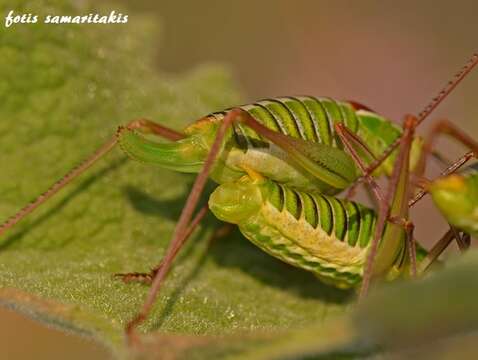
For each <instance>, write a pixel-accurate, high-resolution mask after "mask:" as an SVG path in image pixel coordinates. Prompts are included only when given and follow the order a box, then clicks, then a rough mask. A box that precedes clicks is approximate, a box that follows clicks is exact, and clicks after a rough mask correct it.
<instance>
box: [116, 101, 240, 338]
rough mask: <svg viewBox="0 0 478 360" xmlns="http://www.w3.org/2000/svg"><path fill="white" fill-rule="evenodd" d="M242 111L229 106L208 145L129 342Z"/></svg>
mask: <svg viewBox="0 0 478 360" xmlns="http://www.w3.org/2000/svg"><path fill="white" fill-rule="evenodd" d="M243 114H244V111H243V110H241V109H232V110H231V111H229V113H228V114H227V115H226V116H225V117H224V119H223V121H222V123H221V125H220V127H219V129H218V131H217V133H216V137H215V139H214V142H213V144H212V146H211V148H210V151H209V153H208V156H207V158H206V160H205V162H204V165H203V167H202V169H201V171H200V172H199V174H198V175H197V177H196V180H195V181H194V184H193V186H192V189H191V192H190V193H189V196H188V198H187V200H186V204H185V206H184V208H183V210H182V212H181V216H180V217H179V220H178V223H177V224H176V228H175V229H174V233H173V236H172V240H171V242H170V244H169V246H168V249H167V250H166V255H165V256H164V258H163V260H162V262H161V266H160V267H159V271H158V272H157V273H156V274H155V276H154V278H153V281H152V284H151V287H150V289H149V292H148V295H147V297H146V300H145V301H144V303H143V306H142V307H141V310H140V311H139V313H138V314H137V315H136V316H135V317H134V318H133V319H132V320H131V321H130V322H129V323H128V324H127V325H126V329H125V330H126V335H127V337H128V342H129V343H130V344H131V343H134V342H135V341H137V339H136V336H135V328H136V327H137V326H138V325H139V324H141V323H142V322H143V321H144V320H145V319H146V317H147V316H148V314H149V312H150V311H151V308H152V307H153V304H154V302H155V300H156V297H157V296H158V293H159V290H160V288H161V286H162V284H163V282H164V279H165V277H166V275H167V273H168V271H169V269H170V268H171V265H172V262H173V260H174V258H175V256H176V254H177V252H178V249H179V248H180V247H181V244H182V242H183V241H184V238H185V236H184V235H185V234H186V233H187V231H188V228H189V227H190V222H191V218H192V215H193V212H194V209H195V208H196V206H197V203H198V201H199V197H200V195H201V193H202V191H203V190H204V186H205V185H206V181H207V179H208V177H209V173H210V171H211V169H212V166H213V164H214V161H215V159H216V157H217V155H218V153H219V151H220V149H221V144H222V141H223V139H224V137H225V134H226V131H227V130H228V129H229V127H230V126H231V125H232V123H233V122H234V121H238V120H242V119H241V115H243Z"/></svg>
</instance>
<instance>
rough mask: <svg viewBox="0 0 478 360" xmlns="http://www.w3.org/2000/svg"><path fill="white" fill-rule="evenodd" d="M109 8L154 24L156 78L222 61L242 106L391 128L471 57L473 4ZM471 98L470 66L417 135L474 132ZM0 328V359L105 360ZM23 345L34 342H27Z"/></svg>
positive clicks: (430, 218) (435, 231)
mask: <svg viewBox="0 0 478 360" xmlns="http://www.w3.org/2000/svg"><path fill="white" fill-rule="evenodd" d="M108 4H110V5H108V6H109V8H110V9H111V10H117V11H118V10H119V9H120V8H119V6H121V7H122V9H124V10H123V13H127V14H128V15H129V21H130V22H133V23H134V22H135V21H139V20H138V19H137V18H135V13H137V12H146V13H149V14H150V15H151V16H153V17H157V19H158V20H159V21H160V23H161V36H160V38H159V39H158V44H159V48H158V51H157V54H156V64H157V66H158V68H159V69H161V70H163V71H170V72H182V71H187V70H189V69H191V68H192V67H194V66H197V65H198V64H201V63H205V62H219V63H223V64H227V65H228V66H229V68H230V69H231V71H232V73H233V74H234V76H235V79H236V81H237V83H238V84H239V86H240V87H241V89H242V90H243V94H244V96H245V100H246V101H248V100H254V99H258V98H262V97H270V96H276V95H295V94H310V95H326V96H331V97H336V98H341V99H353V100H356V101H359V102H362V103H364V104H366V105H368V106H369V107H371V108H372V109H374V110H375V111H377V112H380V113H382V114H384V115H386V116H388V117H390V118H392V119H394V120H396V121H399V120H401V118H402V116H403V115H404V114H406V113H415V114H416V113H418V112H419V111H420V110H421V109H422V108H423V107H424V106H425V105H426V104H427V102H428V101H430V100H431V98H432V97H433V96H434V95H436V94H437V93H438V91H439V90H440V88H441V87H442V86H443V85H444V84H445V83H446V82H447V81H448V80H449V79H450V78H451V76H452V75H453V74H454V73H455V72H456V71H457V70H458V68H459V67H460V66H461V65H462V64H463V63H464V62H465V60H466V59H467V58H469V57H470V55H471V54H472V52H474V51H477V50H478V47H477V44H478V42H477V34H478V31H477V20H478V3H477V2H476V1H474V0H465V1H455V2H450V1H444V0H439V1H420V2H417V1H399V2H398V1H393V2H392V1H378V0H373V1H337V0H335V1H323V0H316V1H312V0H298V1H295V2H292V1H285V0H261V1H252V0H247V1H246V0H242V1H212V0H202V1H184V0H182V1H181V0H177V1H146V0H139V1H138V0H137V1H128V0H118V2H117V3H115V2H113V3H112V2H108ZM118 4H119V5H118ZM118 26H119V25H118ZM138 56H141V54H138ZM140 86H141V84H138V87H140ZM477 94H478V72H477V71H475V73H473V74H472V75H471V76H469V77H468V78H467V79H466V81H465V82H464V83H463V84H462V85H460V86H459V88H458V89H457V90H456V91H455V92H454V93H453V94H452V95H451V96H450V97H449V98H448V99H447V100H446V101H445V102H444V103H443V104H442V105H441V106H440V107H439V108H438V109H437V110H436V111H435V113H434V114H433V116H432V117H431V118H430V119H429V120H428V121H427V122H426V123H425V124H424V125H423V126H422V127H421V129H420V132H421V133H422V134H424V133H426V131H427V128H428V127H429V126H430V124H432V123H433V119H435V120H436V119H437V118H443V117H449V118H451V119H453V121H454V122H455V123H457V124H459V125H460V126H461V127H462V128H463V129H465V130H466V131H467V132H468V133H469V134H471V135H472V136H473V135H474V136H475V137H476V136H477V135H478V121H477V118H478V104H477V101H476V99H477ZM231 105H235V104H231ZM213 110H217V109H211V111H213ZM191 120H193V119H191ZM440 144H441V145H442V147H443V148H444V149H445V153H446V154H447V155H449V156H450V157H454V156H458V155H460V154H461V153H463V150H461V149H460V147H457V146H454V144H452V143H450V142H448V141H443V142H440ZM436 170H437V168H436V167H435V171H436ZM413 214H414V220H415V222H416V223H417V231H416V236H417V238H418V239H420V240H421V241H423V242H424V243H427V244H429V243H431V242H433V240H436V239H438V238H439V236H440V235H441V234H442V233H443V232H444V231H445V229H446V224H445V223H444V221H443V220H442V219H441V218H440V216H439V215H438V214H437V213H436V211H435V210H434V209H433V207H432V206H431V204H430V202H429V201H428V200H426V201H423V202H422V203H420V204H419V205H418V206H417V207H416V209H414V211H413ZM0 321H1V322H2V326H0V349H2V355H1V358H2V359H3V358H8V359H28V358H31V357H33V356H35V358H37V359H38V358H40V359H43V358H45V359H47V358H50V359H51V358H55V359H56V358H64V357H68V358H70V359H73V358H78V359H80V358H85V357H88V358H89V359H90V360H93V359H96V358H98V359H102V358H105V357H107V353H106V352H105V351H104V350H102V349H100V348H98V347H96V346H94V345H93V344H91V343H87V342H85V341H84V340H81V339H76V338H73V337H69V336H66V335H63V334H61V333H59V332H57V331H54V330H48V329H45V328H43V327H42V326H41V325H38V324H36V323H33V322H31V321H30V320H27V319H24V318H23V317H21V316H19V315H16V314H14V313H12V312H10V311H7V310H3V309H2V310H0ZM6 324H8V325H6ZM25 339H29V341H30V343H31V344H32V345H31V346H28V347H25Z"/></svg>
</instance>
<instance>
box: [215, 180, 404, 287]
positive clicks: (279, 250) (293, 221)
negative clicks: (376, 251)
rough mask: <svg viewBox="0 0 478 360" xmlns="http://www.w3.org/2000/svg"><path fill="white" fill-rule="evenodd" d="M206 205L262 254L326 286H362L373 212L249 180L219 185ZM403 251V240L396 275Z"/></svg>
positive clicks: (352, 204)
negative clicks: (291, 266)
mask: <svg viewBox="0 0 478 360" xmlns="http://www.w3.org/2000/svg"><path fill="white" fill-rule="evenodd" d="M209 207H210V209H211V211H212V212H213V213H214V214H215V215H216V217H218V218H219V219H221V220H223V221H226V222H230V223H234V224H237V225H238V226H239V229H240V230H241V232H242V233H243V234H244V236H245V237H246V238H248V239H249V240H250V241H251V242H253V243H254V244H256V245H257V246H258V247H260V248H261V249H263V250H264V251H265V252H267V253H269V254H270V255H272V256H274V257H276V258H278V259H281V260H283V261H284V262H286V263H289V264H291V265H294V266H297V267H299V268H302V269H305V270H308V271H311V272H313V273H314V274H316V275H317V276H318V277H319V278H320V279H321V280H322V281H323V282H325V283H327V284H331V285H334V286H336V287H339V288H349V287H353V286H356V285H357V284H359V283H360V282H361V279H362V275H363V271H364V264H365V259H366V255H367V251H368V248H369V245H370V242H371V239H372V237H373V233H374V228H375V222H376V215H375V213H374V212H373V210H371V209H368V208H366V207H364V206H362V205H360V204H358V203H355V202H352V201H347V200H342V199H337V198H334V197H332V196H327V195H322V194H319V193H306V192H301V191H297V190H293V189H291V188H288V187H286V186H284V185H280V184H277V183H275V182H273V181H269V180H263V181H255V182H254V181H252V180H250V178H248V177H244V178H242V179H241V180H239V181H238V182H236V183H228V184H223V185H220V186H219V187H218V188H217V189H216V190H215V191H214V192H213V194H212V195H211V197H210V200H209ZM405 253H406V251H405V246H404V242H403V241H402V246H401V249H399V251H398V252H397V257H396V259H395V260H394V262H393V264H390V270H392V269H393V270H394V271H393V272H394V273H399V272H400V269H401V268H402V266H403V265H404V259H405ZM397 269H398V270H397ZM391 272H392V271H391Z"/></svg>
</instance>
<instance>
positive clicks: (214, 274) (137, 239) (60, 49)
mask: <svg viewBox="0 0 478 360" xmlns="http://www.w3.org/2000/svg"><path fill="white" fill-rule="evenodd" d="M73 4H75V5H68V3H67V2H64V1H59V0H58V1H16V4H9V5H10V6H11V8H12V9H13V8H14V9H15V11H16V12H18V13H21V12H25V13H33V14H38V15H39V22H38V23H36V24H23V25H18V24H17V25H12V26H11V27H10V28H4V27H2V29H1V30H0V31H1V32H2V33H1V34H0V35H1V39H2V42H1V43H0V78H1V79H2V81H1V83H0V99H2V101H1V106H0V162H1V171H0V195H1V202H0V217H1V218H4V219H6V218H7V217H8V216H10V215H12V214H13V213H15V212H16V211H17V210H18V209H19V208H21V207H22V206H24V205H25V204H27V203H28V202H29V201H30V200H31V199H33V198H35V197H36V196H37V195H38V194H40V193H41V192H43V191H45V190H46V189H47V188H48V187H49V186H50V185H51V184H52V183H54V182H55V181H57V180H58V179H59V178H61V176H62V175H63V174H65V173H66V172H67V171H68V170H70V169H71V168H72V167H73V166H75V165H76V164H78V163H79V162H80V161H81V160H82V159H84V158H86V157H87V156H88V155H90V154H91V153H92V152H93V151H94V150H95V149H96V148H97V147H98V146H100V145H101V144H102V143H103V142H104V141H106V140H107V139H108V138H109V137H110V136H111V135H112V134H113V132H114V131H115V129H116V127H117V126H118V125H120V124H125V123H126V122H127V121H129V120H131V119H134V118H138V117H147V118H150V119H154V120H156V121H159V122H161V123H163V124H165V125H166V126H170V127H173V128H176V129H180V128H181V127H183V126H185V125H186V124H187V123H188V122H190V121H193V120H194V119H196V118H198V117H200V116H202V115H204V114H207V113H209V112H212V111H216V110H220V109H223V108H226V107H229V106H231V105H233V104H237V103H238V101H239V96H238V93H237V91H235V90H234V86H233V84H232V81H231V79H230V76H229V75H228V73H227V71H226V70H224V68H222V67H220V66H212V65H210V66H201V67H200V68H197V69H195V70H193V71H190V72H189V73H187V74H182V75H174V76H173V75H166V74H163V73H158V72H157V71H155V69H154V66H153V60H154V56H153V54H156V51H155V47H154V46H152V45H153V44H154V41H153V40H154V39H156V36H157V31H156V29H155V26H154V22H153V21H152V19H149V18H147V17H144V16H140V15H137V14H132V13H130V14H129V22H128V23H127V24H122V25H120V24H115V25H60V26H58V25H47V24H43V23H42V17H43V16H44V15H45V14H54V15H65V14H67V15H68V14H88V13H96V12H101V10H98V9H94V8H90V7H88V5H84V3H83V2H74V3H73ZM78 4H83V5H81V6H80V5H78ZM13 5H15V6H13ZM2 10H4V9H2ZM115 10H116V8H115ZM109 11H110V9H108V10H105V9H103V13H106V14H108V13H109ZM2 13H5V11H3V12H2ZM166 31H167V29H166ZM159 56H161V53H159ZM192 180H193V178H192V177H191V176H185V175H182V174H177V173H173V172H171V171H167V170H162V169H159V168H152V167H151V168H150V167H146V166H144V165H143V164H139V163H135V162H133V161H130V160H128V159H126V157H125V156H124V155H123V154H122V153H121V151H120V150H119V149H116V150H115V151H113V153H111V154H109V155H107V156H106V157H105V158H104V159H103V160H102V161H101V162H100V163H99V164H97V165H95V166H94V167H93V168H92V169H91V170H90V171H89V172H88V173H86V174H84V175H83V176H81V178H79V179H77V180H76V181H75V182H74V183H73V184H72V185H70V186H69V187H68V188H66V189H64V190H63V191H62V192H61V193H59V194H58V195H57V196H55V197H54V198H52V199H51V200H50V201H48V202H47V204H45V205H44V206H42V207H40V208H39V209H38V211H36V212H35V213H34V214H32V215H31V216H29V217H27V218H26V219H25V220H24V221H22V222H21V223H20V224H18V225H17V226H16V227H15V228H14V229H12V230H11V231H9V232H8V233H7V234H5V236H3V237H2V238H1V239H0V287H1V290H0V301H1V302H2V303H3V304H6V305H8V306H11V307H13V308H15V309H18V310H19V311H22V312H24V313H26V314H28V315H31V316H33V317H35V318H37V319H39V320H40V321H43V322H45V323H47V324H49V325H53V326H57V327H61V328H63V329H65V330H67V331H70V332H73V333H77V334H82V335H86V336H91V337H93V338H95V339H97V340H98V341H100V342H102V343H104V344H106V345H107V346H109V347H110V348H111V349H112V351H113V352H115V353H116V354H121V353H122V351H123V344H124V338H123V328H124V326H125V324H126V323H127V322H128V320H130V319H131V318H132V317H133V315H134V314H135V313H136V312H137V311H138V309H139V307H140V305H141V304H142V302H143V300H144V297H145V295H146V292H147V287H146V286H144V285H141V284H123V283H122V282H120V281H118V280H115V279H114V278H113V277H112V275H113V274H114V273H118V272H131V271H148V270H149V269H150V268H151V267H152V266H154V265H156V264H157V263H158V262H159V261H160V259H161V257H162V256H163V254H164V250H165V248H166V246H167V244H168V242H169V239H170V237H171V234H172V232H173V229H174V226H175V223H176V219H177V218H178V216H179V213H180V211H181V209H182V206H183V204H184V201H185V198H186V196H187V193H188V190H189V189H190V186H191V182H192ZM219 226H220V224H219V223H218V222H217V221H216V220H214V219H212V217H209V218H208V219H207V220H206V221H205V222H204V223H203V224H202V225H201V227H200V229H199V230H198V231H196V232H195V233H194V235H193V237H192V239H191V241H190V244H189V245H188V246H187V247H186V249H184V251H183V252H182V254H181V255H180V256H179V258H178V259H177V261H176V263H175V266H174V268H173V270H172V272H171V274H170V275H169V277H168V279H167V282H166V284H165V286H164V288H163V290H162V292H161V294H160V297H159V299H158V301H157V304H156V306H155V308H154V309H153V313H152V314H151V316H149V318H148V320H147V322H146V323H145V324H144V325H143V326H142V327H141V330H142V331H143V332H145V333H148V334H149V335H148V337H146V338H145V341H146V343H148V344H150V345H149V346H151V349H156V348H155V346H160V348H161V351H170V352H172V353H174V354H178V355H179V354H183V355H184V356H185V357H188V356H189V357H190V358H191V357H196V358H201V357H203V358H204V357H209V358H211V357H214V356H215V357H225V355H226V354H227V355H228V356H229V357H231V358H233V357H236V358H238V357H245V358H253V357H256V358H268V357H271V356H275V357H278V356H279V355H280V354H289V353H290V354H294V353H297V352H298V351H299V350H300V351H305V350H306V349H310V348H313V349H316V350H317V349H322V348H324V349H330V348H334V347H335V346H339V345H340V344H342V343H344V342H348V341H349V339H350V337H352V333H353V331H352V330H351V328H350V327H349V326H348V321H347V320H343V319H338V320H337V321H336V322H335V321H334V320H333V319H334V318H335V317H336V316H338V315H340V314H342V313H343V312H344V309H346V307H347V303H348V301H349V300H350V298H351V294H350V293H346V292H342V291H339V290H335V289H333V288H330V287H327V286H325V285H322V284H321V283H320V282H318V281H317V280H316V279H315V278H314V277H313V276H312V275H310V274H308V273H306V272H304V271H301V270H297V269H293V268H291V267H289V266H287V265H285V264H283V263H281V262H279V261H277V260H275V259H272V258H271V257H269V256H268V255H266V254H264V253H262V252H261V251H260V250H259V249H257V248H255V247H254V246H253V245H251V244H250V243H248V242H247V241H246V240H245V239H244V238H243V237H242V236H241V235H240V234H239V233H238V232H237V231H234V232H233V233H232V234H231V235H230V236H227V237H226V238H223V239H220V240H218V241H216V242H215V243H213V244H209V243H208V239H209V237H210V235H211V234H212V232H213V231H214V230H215V229H217V228H218V227H219ZM326 319H331V320H330V321H331V323H330V324H331V325H330V327H329V326H328V325H327V326H326V325H325V323H324V321H325V320H326ZM308 329H309V330H308ZM334 329H335V330H334ZM339 329H340V331H339ZM317 336H319V339H318V338H317ZM158 344H159V345H158ZM197 349H199V350H197ZM155 351H157V349H156V350H154V351H152V352H151V354H152V353H155ZM317 351H318V350H317ZM278 352H280V354H279V353H278Z"/></svg>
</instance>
